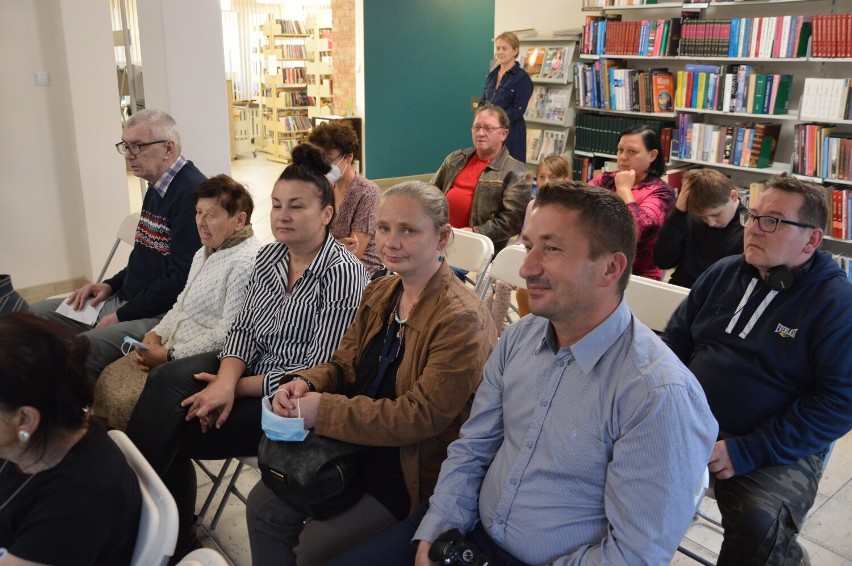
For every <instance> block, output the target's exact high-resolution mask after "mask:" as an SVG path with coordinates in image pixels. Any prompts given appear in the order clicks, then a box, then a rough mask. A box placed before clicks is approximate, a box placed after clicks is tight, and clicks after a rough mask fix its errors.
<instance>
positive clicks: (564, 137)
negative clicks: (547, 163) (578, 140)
mask: <svg viewBox="0 0 852 566" xmlns="http://www.w3.org/2000/svg"><path fill="white" fill-rule="evenodd" d="M567 142H568V132H567V131H565V130H543V129H541V128H527V161H541V160H542V159H544V158H545V157H547V156H548V155H551V154H554V153H564V152H565V145H566V144H567Z"/></svg>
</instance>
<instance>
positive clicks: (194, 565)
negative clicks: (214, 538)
mask: <svg viewBox="0 0 852 566" xmlns="http://www.w3.org/2000/svg"><path fill="white" fill-rule="evenodd" d="M177 566H230V563H229V562H228V560H227V558H225V557H224V556H222V555H221V554H219V553H218V552H216V551H215V550H213V549H212V548H197V549H195V550H193V551H192V552H190V553H189V554H187V555H186V556H184V557H183V558H182V559H181V561H180V562H178V563H177Z"/></svg>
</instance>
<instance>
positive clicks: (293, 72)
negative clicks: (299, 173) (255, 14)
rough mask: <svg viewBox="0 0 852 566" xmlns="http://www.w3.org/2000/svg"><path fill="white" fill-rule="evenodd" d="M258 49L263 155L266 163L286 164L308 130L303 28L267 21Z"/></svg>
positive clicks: (296, 23) (311, 102) (309, 99)
mask: <svg viewBox="0 0 852 566" xmlns="http://www.w3.org/2000/svg"><path fill="white" fill-rule="evenodd" d="M262 31H263V44H262V45H261V47H260V50H261V53H262V57H261V84H260V91H261V92H260V95H261V96H260V104H261V111H260V113H261V117H262V118H261V119H262V121H263V137H264V138H265V140H266V144H265V146H264V148H263V151H265V152H266V153H267V159H270V160H272V161H280V162H282V163H288V162H289V161H290V150H291V149H292V148H293V147H295V146H296V145H298V144H299V143H301V142H302V141H303V140H304V139H305V138H307V135H308V132H309V131H310V129H311V122H310V119H309V118H308V111H309V109H310V108H311V107H312V106H314V98H313V97H312V96H311V95H310V94H309V93H308V69H307V65H308V51H307V45H306V43H307V39H308V38H309V37H310V35H309V34H308V33H307V29H306V27H305V24H304V23H303V22H300V21H296V20H272V19H271V20H269V21H267V22H266V23H265V24H263V26H262Z"/></svg>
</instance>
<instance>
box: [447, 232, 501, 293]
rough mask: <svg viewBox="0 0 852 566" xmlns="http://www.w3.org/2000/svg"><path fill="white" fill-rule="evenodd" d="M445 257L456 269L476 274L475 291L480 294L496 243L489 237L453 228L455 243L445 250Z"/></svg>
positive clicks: (451, 243)
mask: <svg viewBox="0 0 852 566" xmlns="http://www.w3.org/2000/svg"><path fill="white" fill-rule="evenodd" d="M444 257H445V258H446V260H447V263H448V264H450V265H451V266H453V267H455V268H458V269H464V270H465V271H474V272H476V274H477V279H476V289H475V291H476V292H477V293H479V290H480V287H481V283H482V281H483V280H484V276H485V270H486V269H487V268H488V263H489V262H490V261H491V258H492V257H494V242H492V241H491V238H489V237H488V236H483V235H482V234H477V233H475V232H468V231H466V230H459V229H458V228H453V241H452V242H450V245H449V246H447V249H445V250H444Z"/></svg>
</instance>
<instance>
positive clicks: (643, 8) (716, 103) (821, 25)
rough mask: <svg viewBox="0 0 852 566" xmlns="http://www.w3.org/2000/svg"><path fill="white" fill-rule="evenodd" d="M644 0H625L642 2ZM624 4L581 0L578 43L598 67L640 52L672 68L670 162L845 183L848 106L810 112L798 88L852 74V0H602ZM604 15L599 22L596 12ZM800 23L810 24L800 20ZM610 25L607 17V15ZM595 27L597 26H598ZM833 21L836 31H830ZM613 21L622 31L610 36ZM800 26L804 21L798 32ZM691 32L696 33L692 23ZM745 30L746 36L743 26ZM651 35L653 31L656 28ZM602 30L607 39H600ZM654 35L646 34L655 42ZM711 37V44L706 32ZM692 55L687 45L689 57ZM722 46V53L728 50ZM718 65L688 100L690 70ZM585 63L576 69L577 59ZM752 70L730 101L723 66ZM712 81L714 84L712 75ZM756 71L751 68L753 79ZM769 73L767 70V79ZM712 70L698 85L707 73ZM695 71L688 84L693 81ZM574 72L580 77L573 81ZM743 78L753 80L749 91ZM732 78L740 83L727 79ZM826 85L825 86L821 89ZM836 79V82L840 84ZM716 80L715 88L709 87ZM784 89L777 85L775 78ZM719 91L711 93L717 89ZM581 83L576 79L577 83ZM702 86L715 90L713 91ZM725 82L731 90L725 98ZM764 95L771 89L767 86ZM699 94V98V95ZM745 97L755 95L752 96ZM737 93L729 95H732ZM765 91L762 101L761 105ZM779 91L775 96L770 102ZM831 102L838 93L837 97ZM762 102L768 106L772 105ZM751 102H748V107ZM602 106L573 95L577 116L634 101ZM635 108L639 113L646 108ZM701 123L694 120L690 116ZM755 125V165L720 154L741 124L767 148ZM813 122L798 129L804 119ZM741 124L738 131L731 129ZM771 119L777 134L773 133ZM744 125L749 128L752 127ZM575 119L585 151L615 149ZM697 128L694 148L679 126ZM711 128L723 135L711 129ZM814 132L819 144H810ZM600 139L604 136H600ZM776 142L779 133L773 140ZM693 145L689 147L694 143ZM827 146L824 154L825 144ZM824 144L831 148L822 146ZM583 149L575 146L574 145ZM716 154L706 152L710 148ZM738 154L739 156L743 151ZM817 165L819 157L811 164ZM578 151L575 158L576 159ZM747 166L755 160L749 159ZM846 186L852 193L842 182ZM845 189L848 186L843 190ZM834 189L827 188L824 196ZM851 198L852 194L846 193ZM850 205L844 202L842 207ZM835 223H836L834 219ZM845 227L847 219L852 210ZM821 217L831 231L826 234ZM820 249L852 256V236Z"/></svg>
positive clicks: (851, 182)
mask: <svg viewBox="0 0 852 566" xmlns="http://www.w3.org/2000/svg"><path fill="white" fill-rule="evenodd" d="M640 1H641V0H632V2H631V3H633V4H637V3H638V2H640ZM622 2H623V3H626V0H584V1H583V7H582V10H583V11H584V12H597V14H598V15H593V14H589V15H588V16H587V21H586V25H585V26H584V34H583V39H582V41H581V43H580V51H581V53H580V55H579V57H578V58H579V63H578V65H580V66H582V65H586V66H588V65H592V66H594V65H597V66H599V67H603V65H604V63H605V62H609V63H607V64H608V65H609V66H610V67H615V68H620V69H638V68H642V67H645V66H646V65H643V64H642V63H640V62H637V60H643V59H645V60H647V61H648V63H647V67H651V66H659V67H667V68H668V69H669V70H670V71H671V72H672V74H673V75H674V77H675V89H676V91H678V93H677V94H676V95H675V104H674V107H673V108H672V113H671V114H669V115H666V118H669V119H674V120H676V126H677V129H676V132H677V133H676V135H675V136H674V138H673V146H672V148H671V164H672V165H676V166H683V167H690V166H704V167H713V168H718V169H720V170H722V171H723V172H725V173H726V174H728V175H729V176H730V177H731V178H732V179H733V180H734V182H735V183H736V184H737V185H738V186H748V185H749V184H750V183H751V182H753V181H760V180H765V179H768V178H769V177H771V176H773V175H775V174H778V173H784V172H787V173H793V174H796V175H797V176H798V177H800V178H803V179H807V180H809V181H813V182H816V183H820V184H823V185H825V186H826V187H830V188H832V187H837V190H836V191H835V192H838V191H842V190H843V189H852V113H850V112H846V113H843V112H842V111H843V109H839V108H837V106H836V105H835V108H834V111H833V113H831V112H829V113H825V112H820V111H817V110H815V108H818V107H819V104H818V103H816V102H815V100H816V98H815V96H814V94H813V92H812V90H809V91H808V92H806V91H805V83H806V79H808V80H811V79H814V80H817V81H812V82H814V83H815V84H809V88H811V89H812V88H816V86H820V87H822V86H825V85H822V84H819V83H818V81H822V80H826V84H827V81H828V79H850V78H852V72H850V71H849V68H850V67H849V62H852V59H851V58H850V56H852V2H848V1H845V0H771V1H770V0H747V1H710V2H700V3H696V2H688V1H682V2H660V3H656V4H645V3H642V4H639V5H631V6H617V5H604V4H618V3H622ZM602 21H605V22H606V23H605V24H600V23H598V22H602ZM659 21H665V22H669V23H668V27H669V30H668V31H667V35H664V36H663V37H664V39H663V40H661V41H663V44H662V45H658V46H656V50H655V49H654V47H653V46H654V44H653V43H651V44H650V46H649V45H648V43H649V31H648V30H649V29H653V30H654V31H657V29H659V28H656V27H655V25H654V24H656V23H657V22H659ZM803 22H807V23H806V24H805V25H804V26H803V25H802V24H803ZM614 23H615V24H616V25H613V24H614ZM593 26H598V27H595V28H593ZM832 27H833V30H834V31H832ZM612 30H621V31H619V34H620V35H619V36H617V37H616V36H611V37H609V38H607V37H606V33H607V32H610V31H612ZM803 30H804V31H803ZM696 32H697V33H696ZM747 34H748V35H747ZM653 36H654V37H656V34H653ZM607 39H608V40H609V41H608V42H607ZM651 41H653V40H651ZM714 41H715V42H716V43H713V42H714ZM685 53H690V55H685ZM725 53H727V55H726V56H724V55H725ZM697 65H700V66H715V67H716V68H717V69H718V70H717V71H716V72H715V73H713V72H706V75H707V76H706V77H700V78H701V80H702V85H701V90H699V91H698V92H699V93H700V94H699V101H698V102H697V103H696V99H695V98H693V99H692V100H691V101H689V102H686V101H685V99H684V96H685V93H686V92H687V90H686V88H687V86H691V87H696V86H697V83H696V82H694V81H697V79H698V78H699V77H698V75H697V73H699V72H701V71H695V70H692V71H690V73H691V74H689V75H685V73H686V72H687V68H688V67H689V68H693V69H694V67H693V66H697ZM581 68H582V67H581ZM734 69H736V72H740V70H741V69H748V70H749V71H748V74H746V79H747V81H749V82H747V83H746V88H745V92H744V93H743V96H744V97H745V98H744V99H743V102H744V103H745V104H742V107H740V106H739V101H738V100H736V98H735V95H734V91H725V90H724V89H725V87H728V88H730V83H727V84H726V83H725V82H724V81H725V80H728V81H730V80H731V79H728V78H727V77H726V76H725V75H729V74H732V73H734V72H735V71H734ZM714 74H715V75H716V76H715V77H712V80H713V81H716V82H715V83H713V84H712V87H711V86H710V85H711V83H710V81H711V77H710V75H714ZM751 75H754V78H752V76H751ZM784 75H787V76H789V77H792V82H791V83H790V85H789V92H787V93H786V95H787V96H786V100H782V99H779V98H777V97H778V92H779V87H778V86H777V85H778V84H783V81H787V80H789V78H782V77H784ZM770 77H771V78H770ZM705 78H706V79H707V83H706V84H705V83H704V82H703V81H704V79H705ZM688 81H692V82H688ZM758 81H763V82H764V84H766V83H768V84H769V85H772V86H768V87H764V88H769V89H772V90H771V91H769V92H772V95H774V96H776V98H775V99H769V98H762V99H761V98H759V97H758V96H766V94H765V93H761V92H760V90H759V89H758V88H757V87H758V85H757V82H758ZM575 82H577V81H576V79H575ZM850 82H852V81H846V83H844V86H845V91H846V92H844V94H843V97H844V98H843V100H842V102H844V103H845V102H846V101H849V103H850V105H849V106H852V100H850V99H852V89H850V88H849V86H850V85H849V83H850ZM749 87H752V89H751V90H749ZM734 88H736V86H734ZM828 88H829V87H828V86H825V89H826V90H827V89H828ZM838 88H839V87H838ZM711 89H715V90H711ZM782 89H783V87H782ZM717 90H718V92H719V93H720V94H715V93H716V92H717ZM576 91H577V92H578V91H579V89H576ZM708 92H710V93H711V94H710V95H709V96H708ZM725 92H730V94H729V95H728V97H727V98H726V95H725ZM781 92H783V90H782V91H781ZM772 95H770V96H772ZM700 97H706V98H704V102H701V101H700V100H701V98H700ZM749 97H751V98H749ZM732 99H733V100H732ZM761 100H762V102H763V107H762V108H759V107H758V106H757V104H759V103H760V101H761ZM776 101H778V102H779V105H777V106H776V105H774V102H776ZM835 102H836V101H835ZM767 103H768V104H767ZM750 104H754V109H752V108H751V107H748V108H746V106H747V105H750ZM605 106H606V107H605V108H596V109H587V108H584V104H583V100H582V99H580V100H578V103H577V112H578V118H580V115H581V114H594V115H597V116H601V117H603V118H602V119H606V117H607V116H619V115H623V116H635V115H636V112H635V109H633V108H631V109H629V113H628V112H626V111H619V110H617V109H615V108H612V107H611V105H609V104H606V105H605ZM642 115H643V114H642V113H639V116H642ZM644 115H645V116H647V118H648V120H653V119H659V118H661V117H662V116H661V115H654V114H644ZM698 124H700V128H699V127H698V126H697V125H698ZM758 125H760V127H761V130H762V131H767V128H768V130H769V131H770V135H769V137H768V140H769V142H770V144H771V145H770V146H769V147H770V149H772V148H773V147H774V152H773V153H772V155H771V157H770V156H769V155H768V154H763V155H762V156H761V157H762V159H761V160H760V165H761V166H760V167H755V161H754V159H751V162H750V163H749V162H747V161H746V162H744V161H743V160H742V159H741V160H740V162H739V163H734V161H733V159H732V158H733V155H731V156H730V158H727V157H726V156H727V153H726V152H727V151H729V149H728V148H726V143H728V140H729V139H730V137H729V136H730V135H731V134H733V135H734V136H736V135H738V133H739V130H740V129H741V130H742V131H744V132H745V139H744V140H743V142H744V143H745V142H747V141H748V139H749V137H748V136H752V139H753V140H754V144H755V145H754V146H753V147H754V149H757V150H758V151H760V150H763V149H764V144H763V141H762V140H763V138H761V137H760V136H757V139H756V140H755V139H754V137H755V134H754V130H756V129H757V126H758ZM809 127H810V128H811V130H817V133H814V131H810V132H809V134H805V133H803V132H804V131H805V130H807V128H809ZM738 128H739V129H738ZM775 129H777V133H776V132H775V131H774V130H775ZM749 130H752V131H751V132H750V131H749ZM591 132H592V133H590V132H589V129H584V128H581V127H580V126H579V125H578V128H577V144H576V145H577V149H578V150H581V151H584V153H589V154H591V155H592V156H593V157H591V159H601V160H602V159H603V157H600V156H601V155H606V154H612V153H614V148H613V149H612V150H607V149H606V148H602V147H595V146H594V144H592V147H588V146H589V144H588V143H586V142H587V141H588V140H587V139H585V138H586V137H587V136H589V135H595V134H594V132H595V127H592V128H591ZM687 132H689V133H691V134H695V135H700V137H701V138H702V140H703V141H702V144H703V143H704V142H705V141H706V142H707V143H706V144H704V145H701V146H700V149H701V151H700V152H699V153H698V154H697V155H696V153H695V152H693V151H690V153H689V154H688V155H687V154H685V153H683V152H684V150H685V149H687V148H686V147H685V145H686V144H685V137H686V133H687ZM715 132H718V133H715ZM815 140H816V143H815ZM598 141H600V140H598ZM736 142H737V139H736V137H734V138H733V140H731V151H732V150H733V149H735V147H736ZM773 142H774V143H773ZM689 149H690V150H691V146H690V147H689ZM821 152H822V153H821ZM825 152H830V153H828V154H826V153H825ZM577 153H580V152H577ZM711 156H712V157H713V159H709V157H711ZM806 156H809V157H808V159H809V160H810V161H809V162H808V164H809V167H808V168H804V167H803V163H804V162H805V157H806ZM740 157H741V158H743V157H746V155H745V153H743V154H742V155H741V156H740ZM814 163H817V164H820V165H822V167H821V168H820V167H818V166H816V165H815V164H814ZM576 165H577V164H576V160H575V168H576ZM744 165H751V167H749V166H744ZM849 192H852V191H849ZM843 194H844V195H845V194H847V193H843ZM833 196H835V195H833V194H831V193H830V194H829V199H831V198H832V197H833ZM847 205H852V203H850V202H848V201H847ZM849 208H852V206H847V207H846V210H848V209H849ZM829 224H831V222H829ZM846 225H847V226H849V222H848V219H847V220H846ZM831 229H832V226H831V225H829V226H828V230H827V231H826V235H829V236H830V235H831V234H832V231H831ZM824 248H825V249H827V250H830V251H832V252H833V253H835V254H845V255H847V256H849V255H852V241H850V240H847V239H842V238H837V237H828V238H826V242H825V244H824Z"/></svg>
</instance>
